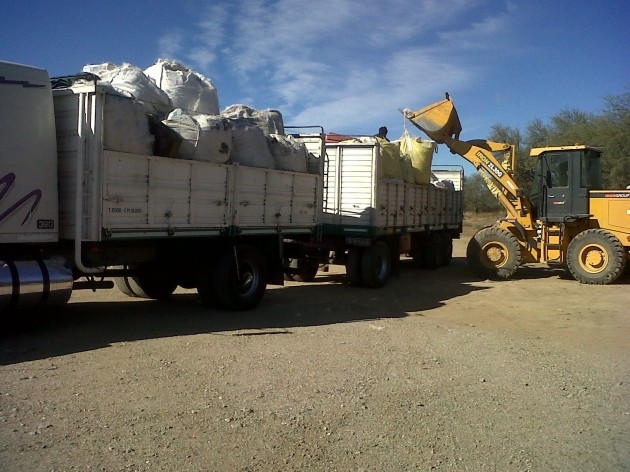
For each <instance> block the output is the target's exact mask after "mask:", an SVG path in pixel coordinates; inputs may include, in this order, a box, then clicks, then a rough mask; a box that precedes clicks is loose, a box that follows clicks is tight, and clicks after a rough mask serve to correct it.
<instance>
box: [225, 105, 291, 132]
mask: <svg viewBox="0 0 630 472" xmlns="http://www.w3.org/2000/svg"><path fill="white" fill-rule="evenodd" d="M221 115H223V116H225V117H227V118H230V119H231V120H234V121H235V122H236V124H237V125H249V126H257V127H259V128H261V129H262V130H263V132H264V133H265V134H266V135H267V136H269V135H271V134H284V123H283V120H282V114H281V113H280V112H279V111H278V110H255V109H254V108H251V107H248V106H246V105H231V106H229V107H227V108H226V109H225V110H223V112H221Z"/></svg>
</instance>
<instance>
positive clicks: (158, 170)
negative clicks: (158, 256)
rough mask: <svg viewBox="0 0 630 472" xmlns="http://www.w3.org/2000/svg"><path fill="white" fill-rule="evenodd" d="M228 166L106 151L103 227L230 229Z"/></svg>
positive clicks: (120, 229)
mask: <svg viewBox="0 0 630 472" xmlns="http://www.w3.org/2000/svg"><path fill="white" fill-rule="evenodd" d="M229 179H230V173H229V166H226V165H222V164H213V163H206V162H199V161H183V160H177V159H169V158H163V157H156V156H140V155H136V154H127V153H120V152H112V151H105V183H104V186H105V191H104V194H103V201H104V203H103V228H104V229H105V230H106V231H107V232H109V233H111V234H113V235H115V234H116V233H129V232H132V231H151V230H170V231H173V232H177V231H192V230H213V229H214V230H222V229H224V228H226V227H227V226H229V211H230V209H229V198H228V191H229V189H230V187H231V185H230V182H229Z"/></svg>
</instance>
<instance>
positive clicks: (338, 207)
mask: <svg viewBox="0 0 630 472" xmlns="http://www.w3.org/2000/svg"><path fill="white" fill-rule="evenodd" d="M327 154H328V157H329V161H330V163H329V165H328V166H326V167H325V169H324V172H325V173H326V172H327V173H328V175H327V184H325V188H324V193H325V195H326V186H327V190H328V193H327V195H328V198H327V202H326V203H327V207H326V208H325V209H324V223H329V224H340V225H344V226H369V225H375V224H376V223H375V221H376V218H377V214H378V211H377V208H375V198H376V195H375V193H374V184H375V182H376V178H377V175H376V173H377V172H376V158H377V155H378V148H377V147H375V146H371V145H335V146H327Z"/></svg>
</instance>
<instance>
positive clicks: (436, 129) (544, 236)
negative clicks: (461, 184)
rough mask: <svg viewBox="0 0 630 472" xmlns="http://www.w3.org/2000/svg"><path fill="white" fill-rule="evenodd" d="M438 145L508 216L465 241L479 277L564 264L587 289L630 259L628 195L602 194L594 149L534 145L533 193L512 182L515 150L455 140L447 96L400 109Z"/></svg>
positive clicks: (457, 126)
mask: <svg viewBox="0 0 630 472" xmlns="http://www.w3.org/2000/svg"><path fill="white" fill-rule="evenodd" d="M402 113H403V114H404V116H405V117H406V118H408V119H409V120H410V121H411V122H412V123H413V124H414V125H415V126H416V127H418V128H419V129H420V130H422V131H423V132H425V133H426V134H427V136H429V137H430V138H431V139H433V140H434V141H436V142H437V143H438V144H446V145H447V146H448V147H449V149H450V150H451V152H452V153H454V154H459V155H460V156H462V157H463V158H464V159H466V160H467V161H468V162H470V163H471V164H472V165H473V166H475V168H476V169H477V171H478V172H480V173H481V175H482V177H483V178H484V180H485V181H486V183H487V184H488V187H489V188H490V190H491V191H492V193H493V194H494V195H495V196H496V197H497V198H498V200H499V201H500V202H501V204H502V205H503V207H504V208H505V210H506V212H507V215H506V216H505V217H504V218H502V219H500V220H499V221H498V222H497V223H496V224H495V225H493V226H489V227H485V228H482V229H481V230H479V231H478V232H477V233H476V234H475V235H474V236H473V238H472V239H471V240H470V243H469V244H468V248H467V251H466V257H467V261H468V264H469V266H470V267H471V268H472V269H473V270H474V271H475V272H476V273H477V274H478V275H480V276H482V277H484V278H509V277H511V276H512V275H513V274H514V273H515V272H516V270H517V269H518V268H519V266H521V265H522V264H525V263H546V264H549V265H552V264H566V265H567V266H568V269H569V271H570V272H571V274H572V275H573V277H574V278H575V279H576V280H578V281H580V282H581V283H585V284H598V285H603V284H609V283H612V282H614V281H615V280H616V279H617V278H618V277H619V276H620V275H621V273H622V272H623V270H624V267H625V265H626V263H628V260H629V259H630V253H629V251H630V190H603V189H602V177H601V154H602V153H601V151H600V150H599V149H597V148H594V147H589V146H583V145H576V146H556V147H544V148H534V149H532V150H531V153H530V155H531V156H532V157H534V158H536V159H537V163H536V173H535V175H536V176H535V179H534V183H533V185H532V192H531V193H530V194H529V195H525V193H524V192H523V190H522V189H521V188H519V186H518V185H517V183H516V182H515V181H514V179H513V178H512V171H513V169H514V165H515V146H514V145H511V144H505V143H497V142H493V141H486V140H473V141H461V140H460V139H459V135H460V133H461V131H462V126H461V122H460V120H459V116H458V115H457V110H456V109H455V107H454V105H453V102H452V101H451V99H450V97H449V96H448V94H446V99H445V100H442V101H440V102H437V103H434V104H432V105H429V106H427V107H425V108H422V109H420V110H417V111H411V110H402Z"/></svg>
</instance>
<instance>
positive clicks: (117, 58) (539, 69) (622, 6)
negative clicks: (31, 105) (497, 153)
mask: <svg viewBox="0 0 630 472" xmlns="http://www.w3.org/2000/svg"><path fill="white" fill-rule="evenodd" d="M629 31H630V3H629V2H628V1H627V0H626V1H622V0H614V1H593V0H573V1H565V0H557V1H554V0H532V1H516V0H514V1H498V0H496V1H495V0H450V1H445V0H441V1H440V0H389V1H382V0H381V1H374V0H320V1H317V0H312V1H307V0H265V1H255V0H240V1H239V0H233V1H229V0H208V1H198V0H179V1H173V0H168V1H166V0H153V1H147V2H141V1H135V2H134V1H117V0H110V1H105V2H102V1H98V2H96V1H90V0H86V1H84V2H79V3H77V2H69V1H65V0H56V1H53V2H51V1H44V0H41V1H33V0H22V1H20V2H10V3H7V4H5V5H4V6H3V15H2V28H1V29H0V59H2V60H8V61H12V62H20V63H24V64H30V65H34V66H38V67H41V68H44V69H47V70H48V71H49V73H50V74H51V75H53V76H54V75H67V74H71V73H74V72H77V71H79V70H81V68H82V67H83V65H84V64H88V63H100V62H105V61H109V62H113V63H117V64H120V63H123V62H129V63H131V64H134V65H137V66H139V67H141V68H146V67H148V66H150V65H152V64H153V63H155V61H156V60H157V59H158V58H161V57H164V58H173V59H177V60H179V61H180V62H183V63H184V64H186V65H187V66H188V67H191V68H193V69H196V70H198V71H200V72H201V73H203V74H204V75H206V76H208V77H210V78H211V79H212V81H213V83H214V85H215V86H216V88H217V90H218V95H219V103H220V107H221V109H223V108H225V107H227V106H229V105H232V104H235V103H241V104H246V105H249V106H252V107H254V108H258V109H265V108H274V109H278V110H280V111H281V112H282V113H283V116H284V119H285V124H290V125H321V126H323V127H324V128H325V130H326V131H335V132H338V133H349V134H374V133H376V132H377V130H378V127H379V126H382V125H386V126H387V127H388V128H389V129H390V133H389V136H390V138H397V137H398V136H400V134H401V133H402V129H403V118H402V115H400V113H399V112H398V109H399V108H412V109H417V108H421V107H423V106H425V105H427V104H429V103H432V102H435V101H438V100H441V99H442V98H443V96H444V92H445V91H449V92H450V94H451V96H452V97H453V100H454V102H455V104H456V106H457V108H458V110H459V115H460V118H461V121H462V125H463V132H462V136H461V137H462V139H476V138H486V137H487V135H488V133H489V131H490V127H491V126H492V125H493V124H495V123H500V124H503V125H508V126H513V127H519V128H520V129H521V131H525V128H526V126H527V124H528V123H529V122H531V121H532V120H533V119H535V118H541V119H542V120H543V121H547V120H548V119H549V117H551V116H553V115H554V114H556V113H558V112H559V111H561V110H562V109H566V108H571V109H572V108H577V109H580V110H584V111H591V112H595V113H598V112H599V111H600V110H601V108H602V106H604V104H605V101H604V97H606V96H609V95H619V94H622V93H625V92H628V91H630V88H629V86H630V33H629ZM411 128H412V129H411V131H412V132H413V134H416V135H420V132H419V131H418V130H415V128H413V127H411ZM589 144H590V143H589ZM593 144H598V143H593ZM436 161H437V162H438V163H442V164H446V163H455V164H461V163H462V162H463V161H462V160H461V159H458V158H456V157H453V156H451V155H450V154H449V153H447V152H445V150H443V151H441V153H439V154H438V157H437V159H436Z"/></svg>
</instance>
